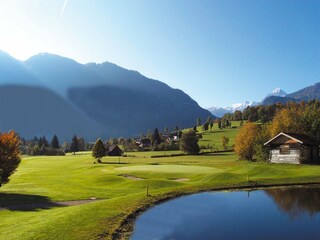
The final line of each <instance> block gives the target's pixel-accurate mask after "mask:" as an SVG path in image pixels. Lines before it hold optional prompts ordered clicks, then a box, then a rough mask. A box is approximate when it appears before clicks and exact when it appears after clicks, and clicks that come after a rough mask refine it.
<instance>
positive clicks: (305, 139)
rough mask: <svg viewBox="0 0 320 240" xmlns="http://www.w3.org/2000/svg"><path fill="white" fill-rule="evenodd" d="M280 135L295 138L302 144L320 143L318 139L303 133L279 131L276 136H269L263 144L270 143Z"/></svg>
mask: <svg viewBox="0 0 320 240" xmlns="http://www.w3.org/2000/svg"><path fill="white" fill-rule="evenodd" d="M280 136H285V137H287V138H290V139H292V140H295V141H297V142H298V143H300V144H304V145H316V146H318V145H320V140H319V139H315V138H312V137H310V136H308V135H305V134H298V133H287V132H281V133H279V134H278V135H277V136H275V137H274V138H271V139H270V140H269V141H268V142H266V143H264V145H269V144H270V143H272V142H273V141H274V140H275V139H277V138H278V137H280Z"/></svg>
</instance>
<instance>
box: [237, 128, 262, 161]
mask: <svg viewBox="0 0 320 240" xmlns="http://www.w3.org/2000/svg"><path fill="white" fill-rule="evenodd" d="M258 134H259V127H258V126H257V125H256V124H254V123H251V122H248V123H246V124H245V125H244V126H243V127H242V128H241V129H240V130H239V133H238V134H237V136H236V139H235V145H234V151H235V152H236V154H237V155H238V157H239V159H241V160H252V159H253V156H254V153H255V143H256V137H257V136H258Z"/></svg>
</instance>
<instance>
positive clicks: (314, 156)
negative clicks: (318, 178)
mask: <svg viewBox="0 0 320 240" xmlns="http://www.w3.org/2000/svg"><path fill="white" fill-rule="evenodd" d="M264 145H265V146H268V147H270V153H269V161H270V162H272V163H292V164H301V163H319V162H320V158H319V145H320V142H319V140H318V139H314V138H311V137H309V136H307V135H303V134H296V133H284V132H281V133H279V134H278V135H277V136H275V137H274V138H272V139H270V140H269V141H268V142H266V143H265V144H264Z"/></svg>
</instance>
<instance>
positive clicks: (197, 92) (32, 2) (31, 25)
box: [0, 0, 320, 108]
mask: <svg viewBox="0 0 320 240" xmlns="http://www.w3.org/2000/svg"><path fill="white" fill-rule="evenodd" d="M0 49H2V50H3V51H5V52H7V53H9V54H10V55H11V56H13V57H15V58H17V59H20V60H26V59H28V58H29V57H30V56H32V55H35V54H38V53H40V52H49V53H54V54H58V55H61V56H65V57H68V58H72V59H74V60H76V61H78V62H80V63H88V62H97V63H101V62H105V61H109V62H112V63H115V64H117V65H119V66H122V67H125V68H127V69H132V70H136V71H139V72H140V73H141V74H143V75H145V76H147V77H149V78H152V79H157V80H160V81H162V82H165V83H166V84H168V85H169V86H171V87H173V88H179V89H181V90H183V91H184V92H186V93H187V94H189V95H190V96H191V97H192V98H193V99H195V100H196V101H197V102H198V103H199V105H200V106H202V107H204V108H208V107H212V106H222V107H225V106H229V105H231V104H233V103H238V102H242V101H245V100H256V101H258V100H261V99H262V98H263V97H264V96H265V95H267V94H268V93H270V92H271V91H272V90H273V89H274V88H276V87H280V88H282V89H283V90H285V91H286V92H288V93H291V92H294V91H296V90H299V89H301V88H303V87H306V86H309V85H312V84H314V83H316V82H319V81H320V1H319V0H314V1H312V0H276V1H275V0H0Z"/></svg>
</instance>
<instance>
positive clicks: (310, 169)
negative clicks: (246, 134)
mask: <svg viewBox="0 0 320 240" xmlns="http://www.w3.org/2000/svg"><path fill="white" fill-rule="evenodd" d="M237 130H238V128H231V129H227V130H223V131H220V130H217V129H216V130H214V131H213V132H212V133H203V138H202V140H201V144H202V143H205V144H207V143H214V142H216V146H219V141H220V139H219V138H220V137H221V136H222V135H223V134H227V135H226V136H228V137H229V138H230V144H233V141H234V136H235V134H236V131H237ZM178 152H179V151H173V152H139V153H137V152H132V153H130V152H129V153H126V154H127V157H120V158H119V157H104V158H103V160H102V161H103V163H102V164H93V158H92V157H91V153H90V152H82V153H79V154H77V155H67V156H59V157H41V156H39V157H24V158H23V160H22V163H21V165H20V166H19V168H18V170H17V172H16V173H15V174H14V175H13V176H12V177H11V181H10V182H9V183H8V184H6V185H4V186H3V187H1V188H0V208H3V210H0V219H1V221H0V232H1V234H0V239H3V240H9V239H41V240H42V239H111V238H112V236H113V235H112V234H114V233H115V231H116V230H117V229H119V227H120V226H121V225H122V223H123V221H124V220H125V219H127V217H128V216H129V215H130V214H132V213H135V211H136V210H137V209H144V208H145V207H147V206H152V205H153V204H154V203H156V202H157V201H159V200H161V199H167V198H171V197H174V196H178V195H182V194H188V193H194V192H198V191H205V190H213V189H223V188H234V187H245V186H249V187H250V186H257V185H259V186H263V185H273V184H287V183H310V182H320V175H319V172H320V166H312V165H300V166H296V165H286V164H284V165H277V164H268V163H250V162H246V161H237V158H236V156H235V155H234V153H232V152H224V153H212V154H207V155H198V156H186V155H184V156H176V157H166V155H169V154H172V153H178ZM155 155H161V156H162V157H157V158H153V157H151V156H155ZM119 160H120V164H119ZM179 179H180V180H183V181H179ZM147 187H148V190H149V194H150V195H149V196H146V188H147ZM92 198H93V199H97V201H95V202H90V203H85V204H82V205H76V206H68V207H61V206H57V204H59V202H61V201H71V200H86V199H92ZM39 203H40V204H39ZM30 204H31V205H30ZM25 205H28V206H29V207H30V206H31V208H28V209H24V208H23V206H25ZM21 206H22V207H21ZM129 227H130V225H129ZM125 230H126V231H124V233H121V234H120V235H118V236H117V237H119V236H120V237H124V238H126V237H128V234H129V233H130V230H131V229H130V228H128V229H126V228H125Z"/></svg>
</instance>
